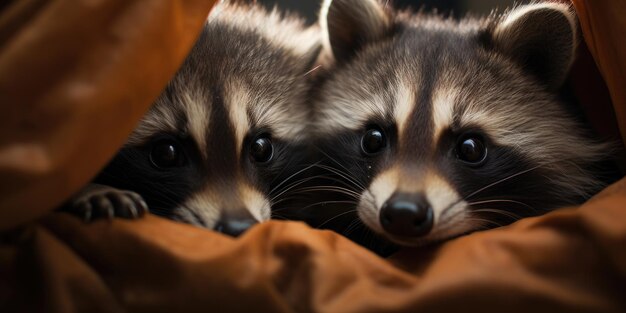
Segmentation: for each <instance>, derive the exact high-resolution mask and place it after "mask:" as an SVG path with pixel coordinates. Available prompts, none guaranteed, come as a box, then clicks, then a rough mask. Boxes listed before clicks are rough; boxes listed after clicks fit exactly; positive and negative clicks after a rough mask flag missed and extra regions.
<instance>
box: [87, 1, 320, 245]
mask: <svg viewBox="0 0 626 313" xmlns="http://www.w3.org/2000/svg"><path fill="white" fill-rule="evenodd" d="M318 33H319V30H318V29H315V27H310V28H307V27H305V26H304V25H303V22H302V21H301V20H300V19H297V18H295V17H291V16H284V15H281V14H280V13H278V12H276V11H273V12H267V11H266V10H265V9H263V8H261V7H260V6H257V5H254V4H245V3H240V2H237V1H234V2H228V1H227V2H222V3H220V4H218V5H217V6H216V7H215V9H214V10H213V11H212V13H211V15H210V16H209V18H208V20H207V23H206V26H205V27H204V30H203V32H202V33H201V34H200V36H199V39H198V41H197V43H196V44H195V46H194V47H193V49H192V51H191V53H190V54H189V56H188V57H187V59H186V61H185V62H184V64H183V65H182V67H181V68H180V70H179V71H178V73H177V74H176V76H175V77H174V78H173V79H172V81H171V82H170V83H169V84H168V86H167V87H166V89H165V90H164V91H163V93H162V94H161V96H160V97H159V98H158V99H157V100H156V102H155V104H154V105H153V106H152V108H151V109H150V110H149V112H148V113H147V114H146V116H145V117H144V118H143V120H142V121H141V122H140V124H139V125H138V127H137V128H136V129H135V131H134V132H133V133H132V135H131V136H130V139H129V140H128V142H127V143H126V145H125V146H124V147H123V148H122V149H121V151H120V152H119V153H118V155H117V156H116V158H115V159H114V160H113V161H112V162H111V164H109V166H108V167H107V168H106V169H105V170H104V172H103V173H102V175H100V177H99V180H100V181H101V182H103V183H106V184H108V185H112V186H115V187H118V188H124V189H129V190H133V191H136V192H138V193H139V194H141V195H142V196H143V197H144V198H145V200H146V202H147V203H148V206H149V207H150V210H151V211H152V212H153V213H155V214H158V215H162V216H165V217H169V218H172V219H175V220H179V221H183V222H187V223H191V224H195V225H199V226H202V227H206V228H211V229H216V230H218V231H222V232H225V233H228V234H231V235H237V234H239V233H241V232H243V231H244V230H245V229H247V228H248V227H249V226H251V225H252V224H254V223H257V222H261V221H265V220H268V219H269V218H270V215H271V211H270V207H271V205H272V202H273V201H274V200H275V199H272V184H273V183H274V182H277V181H280V179H281V177H282V175H284V174H285V173H288V172H289V170H288V168H287V167H288V166H290V165H291V163H293V162H291V161H292V160H293V158H294V157H295V156H294V155H295V152H296V150H297V148H296V147H297V145H298V144H299V142H300V141H301V139H302V138H303V137H305V136H304V134H303V132H304V130H305V128H306V122H307V120H308V118H307V116H308V110H309V106H308V105H307V104H306V99H307V94H308V91H309V82H308V81H307V80H308V77H307V72H308V71H310V67H311V66H312V64H313V62H314V60H315V59H316V57H317V54H318V51H319V50H320V49H319V46H320V44H319V40H318V39H317V37H318Z"/></svg>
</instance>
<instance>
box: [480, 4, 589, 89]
mask: <svg viewBox="0 0 626 313" xmlns="http://www.w3.org/2000/svg"><path fill="white" fill-rule="evenodd" d="M576 36H577V34H576V17H575V14H574V12H573V10H572V9H571V8H570V6H568V5H565V4H559V3H539V4H531V5H526V6H520V7H518V8H517V9H515V10H513V11H511V12H510V13H509V14H508V15H506V16H505V17H504V18H503V19H502V20H500V21H499V23H498V24H497V25H496V26H495V28H494V30H493V37H492V39H493V44H494V45H495V48H496V49H497V50H498V51H500V52H502V53H504V54H505V55H508V56H509V57H511V58H512V59H513V60H515V61H516V62H517V63H519V64H520V65H521V66H523V68H524V69H526V70H528V71H530V73H531V74H533V75H535V76H536V77H537V78H538V79H540V80H541V81H542V82H543V83H545V84H547V85H548V87H549V88H551V89H552V90H556V89H558V88H560V87H561V86H562V85H563V83H564V81H565V78H566V77H567V73H568V72H569V68H570V66H571V65H572V62H573V60H574V55H575V49H576V46H577V40H576Z"/></svg>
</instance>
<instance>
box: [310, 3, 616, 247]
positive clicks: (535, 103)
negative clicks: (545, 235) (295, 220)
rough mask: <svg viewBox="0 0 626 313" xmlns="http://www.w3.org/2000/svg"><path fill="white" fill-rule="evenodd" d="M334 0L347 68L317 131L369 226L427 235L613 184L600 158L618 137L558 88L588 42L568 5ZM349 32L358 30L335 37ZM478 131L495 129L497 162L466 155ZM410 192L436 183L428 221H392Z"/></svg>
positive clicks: (325, 88)
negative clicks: (593, 133)
mask: <svg viewBox="0 0 626 313" xmlns="http://www.w3.org/2000/svg"><path fill="white" fill-rule="evenodd" d="M348 4H350V5H348ZM355 6H356V7H355ZM323 12H325V13H326V15H325V16H323V17H322V19H323V20H327V21H326V22H325V23H322V25H325V29H324V31H325V32H326V36H327V37H326V45H327V47H326V52H325V53H326V55H331V56H332V55H334V56H335V58H331V59H328V58H327V59H326V61H327V62H328V63H331V64H333V65H334V66H335V70H334V72H333V73H332V74H330V76H329V77H328V79H327V80H326V81H325V82H324V83H323V85H322V87H321V88H320V90H321V91H320V95H319V96H318V98H317V100H316V110H317V111H316V113H317V114H316V116H317V119H316V123H317V127H315V129H316V130H318V132H317V134H316V138H317V142H318V145H319V146H322V147H326V148H325V149H326V151H325V154H327V155H329V156H331V157H332V160H331V161H329V162H330V163H329V165H331V166H333V167H336V169H337V171H342V172H346V173H344V174H347V175H346V176H349V177H350V180H349V181H347V182H345V184H347V185H350V186H352V189H353V190H354V191H355V192H357V193H359V194H360V197H359V198H358V199H357V200H358V206H357V211H358V215H359V217H360V218H361V220H362V221H363V222H364V223H365V224H366V225H367V226H368V227H369V228H371V229H373V230H375V231H376V232H378V233H381V234H382V235H384V236H385V237H387V238H388V239H390V240H392V241H394V242H396V243H398V244H402V245H418V244H423V243H427V242H432V241H437V240H442V239H447V238H450V237H454V236H458V235H461V234H464V233H467V232H471V231H475V230H478V229H484V228H490V227H494V226H497V225H503V224H507V223H510V222H512V221H514V220H516V219H518V218H521V217H524V216H532V215H537V214H541V213H543V212H546V211H547V210H551V209H554V208H558V207H562V206H567V205H572V204H576V203H580V202H581V201H583V200H584V199H587V198H589V197H590V196H591V195H592V194H593V193H595V192H597V191H598V190H599V189H600V188H601V187H602V186H604V185H605V183H606V182H604V181H602V180H601V179H600V178H599V176H598V175H597V173H596V172H594V169H596V165H598V164H599V163H600V162H601V161H603V160H604V159H605V157H606V155H607V153H608V151H609V148H608V145H606V144H602V143H599V142H597V141H595V140H591V139H589V136H588V134H587V132H586V131H584V130H583V129H585V128H584V127H583V126H582V125H581V124H580V123H579V122H578V121H577V120H576V119H575V118H574V117H572V116H571V115H570V113H569V111H568V110H567V108H566V106H565V104H564V103H562V102H561V100H560V98H559V96H558V95H557V90H558V89H559V88H560V87H561V86H562V85H563V82H564V80H565V77H566V75H567V72H568V70H569V67H570V65H571V64H572V61H573V59H574V51H575V48H576V45H577V33H576V24H575V16H574V13H573V11H572V9H571V8H570V7H568V6H567V5H563V4H559V3H552V2H547V3H534V4H531V5H526V6H520V7H517V8H515V9H513V10H511V11H509V12H507V13H505V14H503V15H500V16H498V15H492V16H490V17H488V18H483V19H476V18H471V17H467V18H464V19H462V20H460V21H455V20H452V19H447V18H443V17H440V16H437V15H435V14H428V13H423V12H421V13H413V12H394V11H392V10H391V8H389V7H385V4H383V3H380V2H378V1H373V0H372V1H363V2H355V1H350V0H334V1H326V2H325V6H324V9H323ZM363 12H369V13H367V14H365V13H363ZM371 12H377V13H376V14H373V13H371ZM366 18H370V19H372V18H373V19H379V20H377V21H376V20H374V21H372V20H370V21H368V20H366ZM335 20H343V21H346V20H347V21H359V22H358V23H356V22H354V23H352V24H349V23H346V22H343V23H340V22H337V21H335ZM390 21H391V22H390ZM333 25H335V26H333ZM338 27H342V28H338ZM375 27H379V28H380V27H382V29H375V30H373V29H374V28H375ZM345 28H351V29H345ZM347 33H349V34H352V35H353V36H356V38H358V40H353V41H352V42H347V43H345V42H344V43H343V44H335V45H333V42H337V41H341V40H345V34H347ZM372 125H374V126H375V127H376V128H378V129H381V130H382V131H383V133H385V135H386V136H387V138H388V142H389V144H388V146H387V148H386V149H385V150H384V151H383V152H382V153H380V154H378V155H375V156H368V155H364V154H363V153H362V152H361V151H360V144H361V138H362V136H363V135H364V134H365V132H366V131H367V129H368V128H371V127H372ZM468 133H469V134H476V135H478V136H480V138H483V139H484V140H485V142H486V145H487V160H486V162H485V163H484V165H481V166H479V167H471V166H467V165H466V164H463V163H462V162H460V161H459V159H458V157H457V156H458V153H457V151H456V150H455V147H456V146H457V144H458V141H459V140H460V139H461V138H463V136H465V135H466V134H468ZM337 140H340V141H337ZM338 146H340V147H341V150H340V149H338V148H337V147H338ZM362 187H363V188H362ZM399 192H401V193H409V194H424V195H425V196H426V198H427V200H428V202H429V203H430V205H431V206H432V209H433V210H434V226H433V228H432V230H431V231H430V232H429V233H428V234H426V235H423V236H419V237H415V238H408V237H398V236H394V235H392V234H390V233H389V232H387V231H385V230H384V229H383V228H382V227H381V222H380V219H381V216H380V210H381V208H382V207H383V206H384V204H385V202H386V201H387V200H388V199H389V198H390V197H391V196H392V194H394V193H399Z"/></svg>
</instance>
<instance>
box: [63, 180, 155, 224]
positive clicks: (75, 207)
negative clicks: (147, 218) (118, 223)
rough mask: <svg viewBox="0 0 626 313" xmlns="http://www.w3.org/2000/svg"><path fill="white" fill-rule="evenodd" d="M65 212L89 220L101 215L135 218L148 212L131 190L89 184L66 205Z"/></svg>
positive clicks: (144, 203) (111, 217)
mask: <svg viewBox="0 0 626 313" xmlns="http://www.w3.org/2000/svg"><path fill="white" fill-rule="evenodd" d="M65 211H66V212H69V213H71V214H74V215H76V216H78V217H80V218H82V219H83V220H84V221H85V222H90V221H93V220H97V219H100V218H103V217H106V218H109V219H113V218H114V217H121V218H128V219H136V218H140V217H142V216H143V215H145V214H146V213H147V212H148V205H147V204H146V202H145V201H144V200H143V198H142V197H141V196H140V195H139V194H137V193H135V192H132V191H127V190H119V189H115V188H112V187H108V186H103V185H94V184H92V185H89V186H88V187H86V188H85V189H84V190H82V191H81V192H80V193H79V194H78V195H77V196H76V197H75V198H74V199H73V200H72V201H71V202H70V203H69V205H67V207H66V209H65Z"/></svg>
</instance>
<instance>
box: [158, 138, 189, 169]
mask: <svg viewBox="0 0 626 313" xmlns="http://www.w3.org/2000/svg"><path fill="white" fill-rule="evenodd" d="M150 161H151V162H152V164H153V165H154V166H156V167H157V168H160V169H165V168H172V167H176V166H180V165H182V163H183V158H182V151H181V149H180V146H179V145H178V143H177V142H175V141H174V140H167V139H164V140H160V141H157V142H156V143H155V144H154V145H153V146H152V151H151V152H150Z"/></svg>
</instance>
